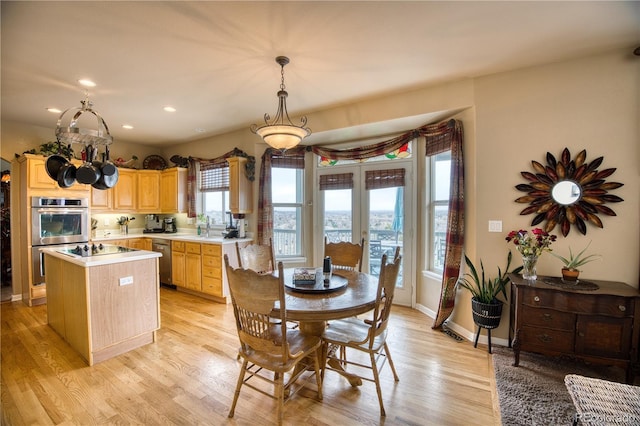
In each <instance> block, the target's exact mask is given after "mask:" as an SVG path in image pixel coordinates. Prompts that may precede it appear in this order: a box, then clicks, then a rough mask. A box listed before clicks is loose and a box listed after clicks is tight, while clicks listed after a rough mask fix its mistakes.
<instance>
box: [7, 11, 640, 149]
mask: <svg viewBox="0 0 640 426" xmlns="http://www.w3.org/2000/svg"><path fill="white" fill-rule="evenodd" d="M1 8H2V9H1V14H2V27H1V36H2V38H1V42H2V52H1V54H2V56H1V59H2V62H1V77H2V79H1V84H2V86H1V88H2V105H1V106H2V118H3V120H11V121H17V122H23V123H28V124H32V125H37V126H43V127H51V128H52V135H53V129H54V128H55V125H56V121H57V119H58V115H59V114H52V113H50V112H47V111H46V108H48V107H57V108H59V109H61V110H65V109H67V108H70V107H79V106H80V100H82V99H83V98H84V96H85V95H84V90H85V89H84V88H82V87H81V86H80V85H79V84H78V83H77V80H78V79H81V78H89V79H91V80H93V81H95V82H96V83H97V86H96V87H94V88H91V89H89V96H90V99H91V100H92V101H93V103H94V109H95V111H96V112H98V113H100V115H102V117H103V118H104V119H105V121H106V122H107V123H108V125H109V127H110V130H111V133H112V135H113V136H114V139H115V140H116V141H117V140H125V141H131V142H136V143H141V144H149V145H158V146H161V145H168V144H176V143H182V142H187V141H192V140H196V139H201V138H204V137H209V136H212V135H217V134H222V133H226V132H229V131H234V130H238V129H243V128H247V129H248V127H249V126H250V125H251V124H252V123H257V124H260V123H261V122H262V119H263V115H264V114H265V113H269V114H271V115H272V116H273V115H275V112H276V108H277V97H276V92H277V91H278V89H279V85H280V67H279V65H278V64H276V62H275V57H276V56H278V55H286V56H288V57H290V58H291V63H290V64H289V65H287V66H286V67H285V84H286V88H287V91H288V92H289V98H288V108H289V113H290V115H291V116H292V117H294V116H296V117H297V116H298V115H301V114H311V113H313V112H314V111H318V110H322V109H326V108H331V107H335V106H339V105H344V104H348V103H352V102H356V101H360V100H365V99H369V98H375V97H379V96H384V95H388V94H390V93H393V92H398V91H406V90H412V89H415V88H419V87H425V86H428V85H433V84H438V83H442V82H445V81H452V80H459V79H464V78H471V77H477V76H482V75H487V74H492V73H496V72H501V71H506V70H511V69H516V68H522V67H528V66H532V65H536V64H542V63H550V62H555V61H560V60H564V59H568V58H574V57H580V56H586V55H590V54H597V53H599V52H604V51H607V50H611V49H616V48H629V52H630V55H631V54H632V53H631V52H632V51H633V49H634V48H635V47H636V46H637V45H638V44H640V2H637V1H626V2H613V1H604V2H577V1H569V2H557V1H552V2H520V1H512V2H435V1H434V2H426V1H424V2H421V1H413V2H400V1H379V2H363V1H358V2H348V1H339V2H327V1H322V2H311V1H291V2H266V1H262V2H244V1H236V2H219V1H216V2H213V1H212V2H207V1H197V2H188V1H187V2H177V1H176V2H171V1H169V2H126V1H123V2H108V1H106V2H53V1H47V2H24V1H18V2H12V1H2V2H1ZM165 105H171V106H174V107H175V108H176V109H177V111H176V112H174V113H167V112H165V111H163V107H164V106H165ZM427 113H430V111H425V114H427ZM428 117H431V118H433V117H432V116H429V115H428V114H427V115H425V116H424V117H420V119H425V118H428ZM123 124H130V125H132V126H133V127H134V128H133V129H132V130H125V129H123V128H122V127H121V126H122V125H123ZM419 124H425V123H419ZM308 125H309V127H311V129H312V130H313V127H314V123H313V122H312V121H311V120H310V121H309V123H308ZM401 125H403V126H411V125H413V123H411V122H410V120H409V121H407V120H405V121H403V122H402V124H401ZM247 131H248V130H247ZM252 137H256V138H257V136H253V135H252Z"/></svg>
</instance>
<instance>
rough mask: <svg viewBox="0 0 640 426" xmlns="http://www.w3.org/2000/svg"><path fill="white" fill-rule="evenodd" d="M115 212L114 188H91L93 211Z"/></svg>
mask: <svg viewBox="0 0 640 426" xmlns="http://www.w3.org/2000/svg"><path fill="white" fill-rule="evenodd" d="M109 210H113V188H111V189H105V190H101V189H95V188H91V211H96V212H100V211H109Z"/></svg>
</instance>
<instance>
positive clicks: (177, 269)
mask: <svg viewBox="0 0 640 426" xmlns="http://www.w3.org/2000/svg"><path fill="white" fill-rule="evenodd" d="M185 256H186V253H185V243H184V242H183V241H172V242H171V281H173V284H175V285H177V286H180V287H185V284H186V281H187V280H186V275H185V265H186V263H185Z"/></svg>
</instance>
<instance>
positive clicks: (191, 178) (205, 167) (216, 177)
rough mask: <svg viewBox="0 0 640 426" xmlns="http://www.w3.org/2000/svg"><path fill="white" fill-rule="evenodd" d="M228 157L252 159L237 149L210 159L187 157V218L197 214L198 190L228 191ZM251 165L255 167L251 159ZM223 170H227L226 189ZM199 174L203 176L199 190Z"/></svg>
mask: <svg viewBox="0 0 640 426" xmlns="http://www.w3.org/2000/svg"><path fill="white" fill-rule="evenodd" d="M230 157H247V158H250V159H251V158H253V157H250V156H248V155H247V153H246V152H244V151H242V150H240V149H238V148H233V149H232V150H231V151H229V152H227V153H226V154H223V155H221V156H220V157H216V158H211V159H203V158H197V157H189V165H188V166H187V203H188V206H187V217H196V215H197V213H198V212H197V207H196V197H197V193H198V190H201V191H204V192H206V191H216V190H218V191H220V190H228V189H229V170H228V169H229V164H228V163H227V158H230ZM253 164H254V165H255V158H253ZM223 168H226V169H227V171H226V189H225V184H224V182H223V180H224V179H225V172H224V171H223V170H221V169H223ZM199 173H203V174H204V176H203V178H204V179H203V180H202V181H201V185H200V188H198V187H197V185H198V174H199Z"/></svg>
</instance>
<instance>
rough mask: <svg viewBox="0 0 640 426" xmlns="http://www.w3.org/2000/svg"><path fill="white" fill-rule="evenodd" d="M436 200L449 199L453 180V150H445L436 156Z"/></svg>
mask: <svg viewBox="0 0 640 426" xmlns="http://www.w3.org/2000/svg"><path fill="white" fill-rule="evenodd" d="M434 169H435V170H434V178H435V182H434V188H435V198H434V201H441V200H448V199H449V187H450V180H451V152H450V151H447V152H443V153H440V154H438V155H436V156H435V161H434Z"/></svg>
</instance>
